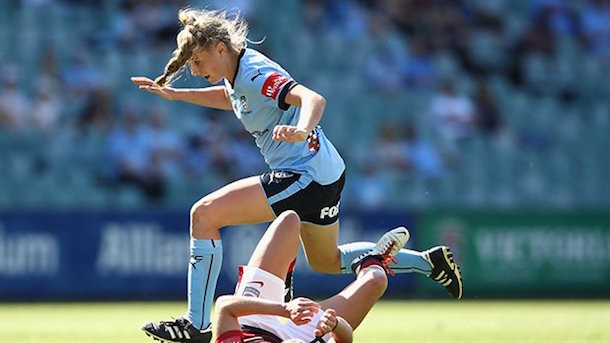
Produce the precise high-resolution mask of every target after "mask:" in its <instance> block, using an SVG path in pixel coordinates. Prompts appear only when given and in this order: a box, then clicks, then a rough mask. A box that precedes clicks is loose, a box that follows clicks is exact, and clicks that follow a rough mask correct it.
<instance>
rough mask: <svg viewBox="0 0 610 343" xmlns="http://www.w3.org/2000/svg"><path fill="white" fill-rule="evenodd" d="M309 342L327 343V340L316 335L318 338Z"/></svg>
mask: <svg viewBox="0 0 610 343" xmlns="http://www.w3.org/2000/svg"><path fill="white" fill-rule="evenodd" d="M309 343H326V341H325V340H323V339H322V337H316V339H314V340H313V341H311V342H309Z"/></svg>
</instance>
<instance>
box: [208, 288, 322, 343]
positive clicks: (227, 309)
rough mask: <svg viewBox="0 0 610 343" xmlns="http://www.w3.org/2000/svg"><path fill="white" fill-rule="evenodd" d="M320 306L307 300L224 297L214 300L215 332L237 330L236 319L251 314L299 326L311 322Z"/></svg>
mask: <svg viewBox="0 0 610 343" xmlns="http://www.w3.org/2000/svg"><path fill="white" fill-rule="evenodd" d="M319 309H320V305H319V304H318V303H316V302H315V301H313V300H310V299H307V298H296V299H294V300H292V301H291V302H289V303H279V302H276V301H270V300H266V299H259V298H253V297H243V296H237V295H226V296H222V297H219V298H218V299H217V300H216V318H217V319H216V320H215V325H216V327H215V332H216V334H221V333H223V332H227V331H229V330H239V323H238V322H237V318H238V317H241V316H247V315H251V314H268V315H274V316H281V317H286V318H290V319H291V320H292V321H293V322H294V323H295V324H297V325H301V324H305V323H308V322H309V321H311V318H312V317H313V315H314V314H315V313H316V312H318V310H319Z"/></svg>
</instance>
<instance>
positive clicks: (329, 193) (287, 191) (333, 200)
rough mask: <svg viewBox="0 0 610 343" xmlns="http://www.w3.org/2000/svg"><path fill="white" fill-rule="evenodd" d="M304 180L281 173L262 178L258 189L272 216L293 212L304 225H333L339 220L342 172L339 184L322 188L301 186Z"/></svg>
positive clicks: (268, 174) (298, 176)
mask: <svg viewBox="0 0 610 343" xmlns="http://www.w3.org/2000/svg"><path fill="white" fill-rule="evenodd" d="M303 179H304V178H303V177H302V176H301V174H296V173H292V172H283V171H275V172H271V173H265V174H263V175H261V177H260V182H261V185H262V186H263V189H264V190H265V194H266V195H267V201H269V205H270V206H271V208H272V209H273V212H274V213H275V215H276V216H278V215H280V213H282V212H284V211H286V210H293V211H295V212H296V213H297V214H298V215H299V217H301V220H302V221H304V222H308V223H312V224H316V225H330V224H333V223H335V222H336V221H337V220H338V219H339V202H340V200H341V191H343V185H344V184H345V172H344V173H343V174H341V177H340V178H339V180H337V181H335V182H333V183H331V184H329V185H325V186H323V185H321V184H319V183H317V182H315V181H311V182H309V183H304V182H303Z"/></svg>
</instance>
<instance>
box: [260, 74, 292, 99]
mask: <svg viewBox="0 0 610 343" xmlns="http://www.w3.org/2000/svg"><path fill="white" fill-rule="evenodd" d="M288 80H289V78H288V77H286V76H284V75H282V74H280V73H273V74H271V75H269V76H268V77H267V79H266V80H265V83H263V89H261V94H263V95H264V96H266V97H268V98H271V99H273V100H275V98H277V93H279V91H280V88H281V87H282V85H283V84H285V83H286V82H288Z"/></svg>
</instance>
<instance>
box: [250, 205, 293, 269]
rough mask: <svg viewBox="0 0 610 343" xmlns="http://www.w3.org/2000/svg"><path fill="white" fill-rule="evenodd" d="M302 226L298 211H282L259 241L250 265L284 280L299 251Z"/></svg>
mask: <svg viewBox="0 0 610 343" xmlns="http://www.w3.org/2000/svg"><path fill="white" fill-rule="evenodd" d="M300 226H301V220H300V218H299V216H298V214H296V212H294V211H285V212H283V213H281V214H280V215H279V216H278V217H277V218H276V219H275V220H274V221H273V222H272V223H271V225H269V228H268V229H267V231H265V234H264V235H263V238H261V240H260V241H259V242H258V245H257V246H256V249H254V253H252V257H250V261H249V262H248V266H249V267H256V268H260V269H263V270H265V271H267V272H269V273H271V274H273V275H275V276H277V277H279V278H280V279H282V280H284V279H285V278H286V272H287V271H288V266H289V265H290V263H291V262H292V260H294V259H295V258H296V256H297V253H298V252H299V229H300Z"/></svg>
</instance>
